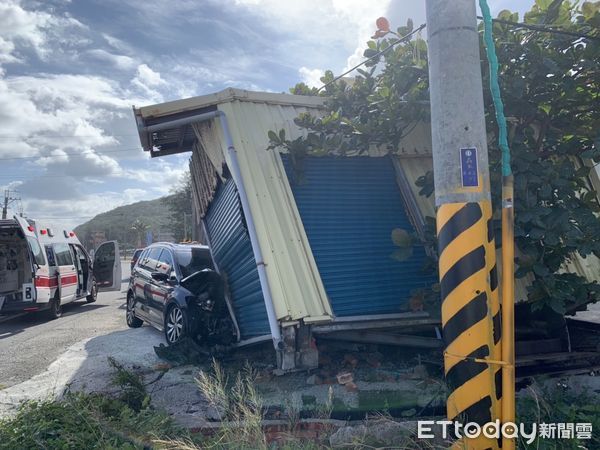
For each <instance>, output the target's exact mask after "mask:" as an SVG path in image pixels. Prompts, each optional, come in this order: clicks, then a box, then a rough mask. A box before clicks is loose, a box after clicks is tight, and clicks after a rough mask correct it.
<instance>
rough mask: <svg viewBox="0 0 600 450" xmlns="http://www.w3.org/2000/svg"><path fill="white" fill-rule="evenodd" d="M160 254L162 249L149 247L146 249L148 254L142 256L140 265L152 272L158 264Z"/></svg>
mask: <svg viewBox="0 0 600 450" xmlns="http://www.w3.org/2000/svg"><path fill="white" fill-rule="evenodd" d="M160 252H162V247H151V248H150V249H148V253H147V254H146V255H145V256H144V259H143V260H142V261H141V263H140V265H141V266H142V267H144V269H147V270H149V271H151V272H154V270H155V269H156V265H157V264H158V257H159V256H160Z"/></svg>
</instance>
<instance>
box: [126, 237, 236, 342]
mask: <svg viewBox="0 0 600 450" xmlns="http://www.w3.org/2000/svg"><path fill="white" fill-rule="evenodd" d="M126 319H127V325H128V326H129V327H131V328H138V327H141V326H142V324H143V323H144V322H147V323H149V324H150V325H152V326H154V327H155V328H157V329H159V330H161V331H164V333H165V338H166V340H167V343H168V344H174V343H176V342H178V341H180V340H181V339H183V338H184V337H191V338H194V339H195V340H196V341H197V342H199V343H202V344H207V345H214V344H228V343H231V342H233V341H234V340H235V331H234V325H233V321H232V319H231V316H230V312H229V309H228V307H227V303H226V301H225V295H224V282H223V279H222V278H221V276H220V275H219V274H218V273H217V272H216V271H215V269H214V264H213V261H212V258H211V254H210V249H209V248H208V247H206V246H203V245H189V244H171V243H165V242H160V243H155V244H152V245H150V246H149V247H147V248H145V249H144V251H143V252H142V253H141V255H140V256H139V258H138V260H137V263H136V264H135V266H134V267H133V270H132V272H131V278H130V282H129V289H128V291H127V310H126Z"/></svg>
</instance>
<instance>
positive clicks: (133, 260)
mask: <svg viewBox="0 0 600 450" xmlns="http://www.w3.org/2000/svg"><path fill="white" fill-rule="evenodd" d="M143 251H144V249H143V248H136V249H135V250H134V251H133V255H131V262H130V263H129V264H130V265H131V267H130V269H131V270H133V266H135V263H136V262H137V260H138V258H139V257H140V255H141V253H142V252H143Z"/></svg>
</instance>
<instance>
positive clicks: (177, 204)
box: [162, 170, 192, 241]
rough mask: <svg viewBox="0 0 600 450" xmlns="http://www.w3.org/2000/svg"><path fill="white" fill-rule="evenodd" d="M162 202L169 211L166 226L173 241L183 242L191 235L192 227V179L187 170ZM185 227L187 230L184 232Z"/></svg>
mask: <svg viewBox="0 0 600 450" xmlns="http://www.w3.org/2000/svg"><path fill="white" fill-rule="evenodd" d="M162 202H163V204H164V205H165V206H167V207H168V208H169V210H170V211H171V216H170V218H169V222H168V224H167V226H168V228H169V229H170V230H171V232H172V233H173V235H174V236H175V239H177V240H178V241H183V240H184V239H185V238H186V237H187V238H190V237H191V233H190V232H189V230H190V227H191V226H192V225H191V215H192V177H191V175H190V171H189V170H186V171H185V172H184V174H183V175H182V176H181V177H180V178H179V180H178V182H177V185H176V186H175V187H174V188H173V189H172V190H171V195H169V196H168V197H165V198H164V199H163V200H162ZM185 217H187V218H188V219H189V220H188V219H186V218H185ZM186 225H187V227H188V230H186ZM186 231H187V233H186Z"/></svg>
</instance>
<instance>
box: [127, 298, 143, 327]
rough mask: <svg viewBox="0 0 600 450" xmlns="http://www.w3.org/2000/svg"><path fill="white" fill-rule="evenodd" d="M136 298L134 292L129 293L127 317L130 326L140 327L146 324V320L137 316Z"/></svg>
mask: <svg viewBox="0 0 600 450" xmlns="http://www.w3.org/2000/svg"><path fill="white" fill-rule="evenodd" d="M134 306H135V300H134V298H133V295H132V294H128V295H127V312H126V316H125V318H126V319H127V326H128V327H129V328H139V327H141V326H142V325H143V324H144V321H143V320H142V319H140V318H139V317H136V316H135V309H134Z"/></svg>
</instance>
